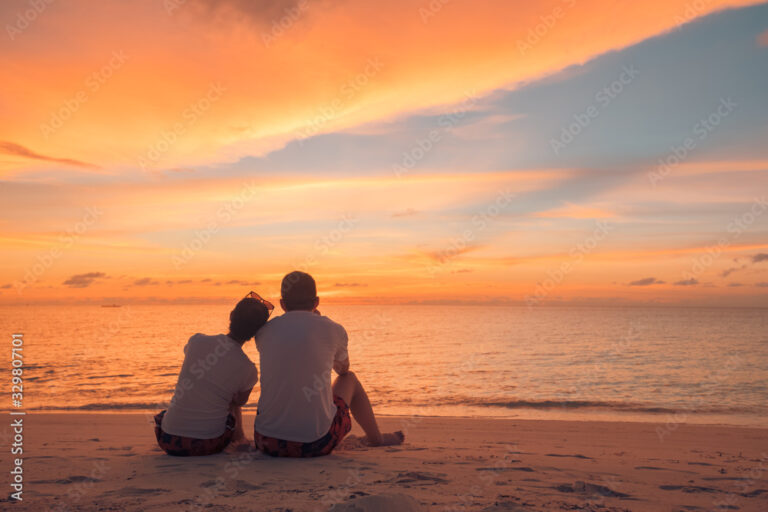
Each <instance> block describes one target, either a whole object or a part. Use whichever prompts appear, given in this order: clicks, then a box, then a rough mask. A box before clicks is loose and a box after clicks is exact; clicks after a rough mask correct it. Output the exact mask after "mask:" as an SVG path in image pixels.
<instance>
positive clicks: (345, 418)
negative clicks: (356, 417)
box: [253, 395, 352, 457]
mask: <svg viewBox="0 0 768 512" xmlns="http://www.w3.org/2000/svg"><path fill="white" fill-rule="evenodd" d="M333 403H334V404H336V408H337V409H336V416H334V417H333V422H332V423H331V428H330V429H328V433H327V434H325V435H324V436H323V437H321V438H320V439H318V440H317V441H312V442H311V443H300V442H298V441H284V440H282V439H275V438H274V437H267V436H263V435H261V434H259V433H258V432H256V431H255V430H254V431H253V438H254V441H255V443H256V448H258V449H259V450H261V451H262V452H264V453H266V454H267V455H271V456H272V457H319V456H321V455H328V454H329V453H331V452H332V451H333V449H334V448H336V446H338V444H339V443H340V442H341V440H342V439H344V436H345V435H347V434H349V431H350V430H352V418H351V417H350V416H349V406H347V404H346V403H344V399H342V398H341V397H340V396H336V395H333Z"/></svg>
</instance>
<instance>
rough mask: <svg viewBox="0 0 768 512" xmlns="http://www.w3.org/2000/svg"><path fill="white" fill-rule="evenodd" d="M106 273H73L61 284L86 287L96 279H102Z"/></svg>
mask: <svg viewBox="0 0 768 512" xmlns="http://www.w3.org/2000/svg"><path fill="white" fill-rule="evenodd" d="M106 277H107V274H105V273H104V272H87V273H85V274H75V275H73V276H71V277H70V278H69V279H67V280H66V281H64V282H63V283H62V284H63V285H65V286H69V287H70V288H87V287H88V286H91V284H93V283H94V282H95V281H96V280H97V279H104V278H106Z"/></svg>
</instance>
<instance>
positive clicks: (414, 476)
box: [391, 471, 448, 485]
mask: <svg viewBox="0 0 768 512" xmlns="http://www.w3.org/2000/svg"><path fill="white" fill-rule="evenodd" d="M444 476H446V475H445V473H423V472H420V471H408V472H405V473H398V474H397V476H396V477H395V478H393V479H392V480H391V481H392V482H394V483H396V484H417V485H436V484H447V483H448V480H446V479H445V478H443V477H444Z"/></svg>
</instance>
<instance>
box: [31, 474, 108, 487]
mask: <svg viewBox="0 0 768 512" xmlns="http://www.w3.org/2000/svg"><path fill="white" fill-rule="evenodd" d="M96 482H101V480H99V479H98V478H91V477H89V476H83V475H73V476H68V477H67V478H61V479H59V480H33V481H32V482H30V483H33V484H42V485H44V484H58V485H69V484H79V483H96Z"/></svg>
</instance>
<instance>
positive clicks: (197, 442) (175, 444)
mask: <svg viewBox="0 0 768 512" xmlns="http://www.w3.org/2000/svg"><path fill="white" fill-rule="evenodd" d="M163 416H165V411H162V412H160V413H159V414H157V415H156V416H155V437H156V438H157V444H158V446H160V448H162V449H163V451H165V453H167V454H168V455H176V456H178V457H188V456H191V455H213V454H214V453H219V452H221V451H223V450H224V448H226V447H227V445H228V444H229V442H230V441H232V433H233V432H234V430H235V422H236V420H235V417H234V416H232V415H231V414H230V415H229V416H227V427H226V428H225V429H224V433H223V434H221V435H220V436H219V437H214V438H213V439H195V438H193V437H184V436H175V435H173V434H168V433H166V432H163V430H162V429H161V428H160V425H161V424H162V422H163Z"/></svg>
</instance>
